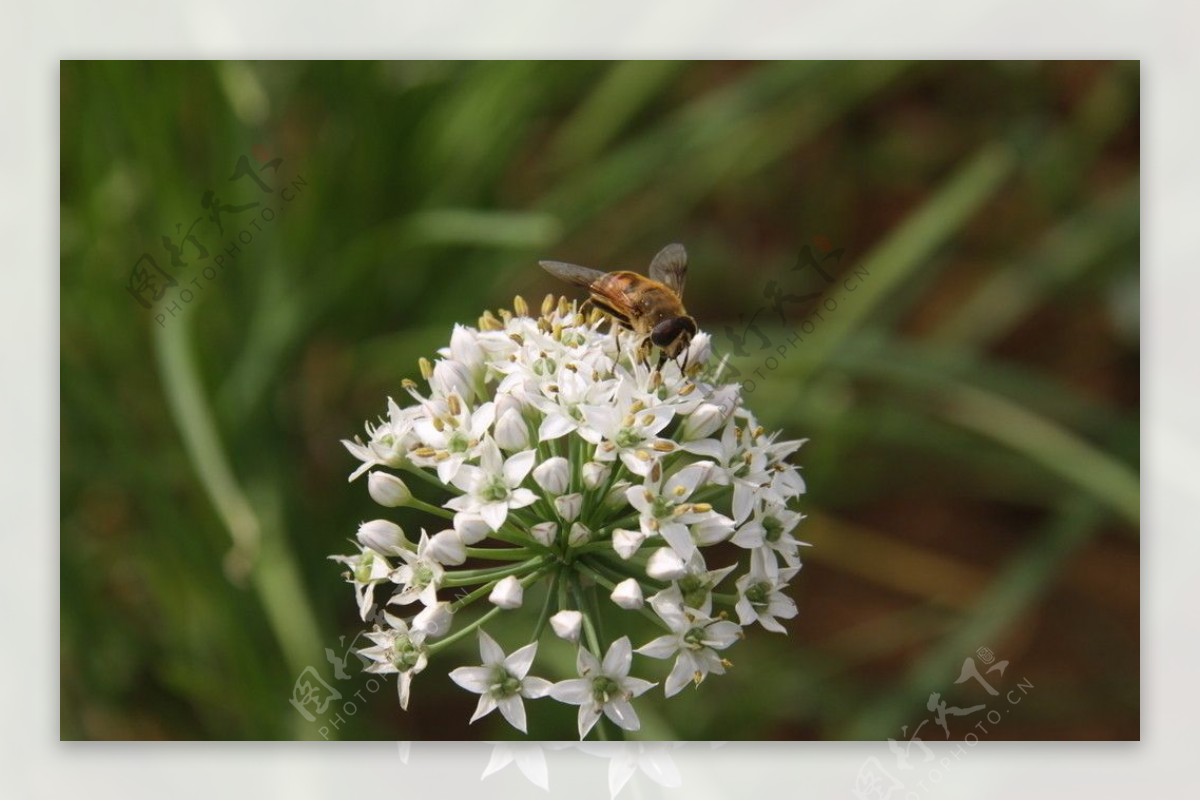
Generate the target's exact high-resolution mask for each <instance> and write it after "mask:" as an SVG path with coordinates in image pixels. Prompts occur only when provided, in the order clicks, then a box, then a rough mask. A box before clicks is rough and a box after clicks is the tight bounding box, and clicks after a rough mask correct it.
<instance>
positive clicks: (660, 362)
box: [654, 348, 667, 373]
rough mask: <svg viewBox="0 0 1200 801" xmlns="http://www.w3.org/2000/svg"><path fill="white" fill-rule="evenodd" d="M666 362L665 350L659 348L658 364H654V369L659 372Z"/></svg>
mask: <svg viewBox="0 0 1200 801" xmlns="http://www.w3.org/2000/svg"><path fill="white" fill-rule="evenodd" d="M666 363H667V352H666V351H665V350H662V349H661V348H660V349H659V351H658V364H656V365H655V366H654V369H655V370H656V371H658V372H660V373H661V372H662V368H663V365H664V364H666Z"/></svg>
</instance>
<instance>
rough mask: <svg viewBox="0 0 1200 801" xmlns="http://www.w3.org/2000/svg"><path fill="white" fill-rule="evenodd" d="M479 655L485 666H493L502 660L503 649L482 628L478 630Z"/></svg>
mask: <svg viewBox="0 0 1200 801" xmlns="http://www.w3.org/2000/svg"><path fill="white" fill-rule="evenodd" d="M479 656H480V658H482V659H483V664H484V666H485V667H493V666H495V665H499V664H502V663H503V662H504V649H503V648H501V647H500V643H498V642H496V641H495V640H493V639H492V636H491V635H490V634H488V633H487V632H486V631H484V630H483V629H480V630H479Z"/></svg>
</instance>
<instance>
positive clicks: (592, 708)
mask: <svg viewBox="0 0 1200 801" xmlns="http://www.w3.org/2000/svg"><path fill="white" fill-rule="evenodd" d="M598 720H600V707H598V706H596V705H595V704H594V703H591V699H590V698H589V699H588V703H585V704H584V705H583V706H581V707H579V739H580V740H582V739H583V738H584V737H587V734H588V732H589V731H591V730H592V727H593V726H595V725H596V721H598Z"/></svg>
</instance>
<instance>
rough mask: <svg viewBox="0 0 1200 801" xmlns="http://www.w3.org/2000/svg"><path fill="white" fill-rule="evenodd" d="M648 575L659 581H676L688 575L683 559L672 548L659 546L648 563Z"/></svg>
mask: <svg viewBox="0 0 1200 801" xmlns="http://www.w3.org/2000/svg"><path fill="white" fill-rule="evenodd" d="M646 575H647V576H649V577H650V578H652V579H657V580H658V581H674V580H675V579H680V578H683V577H684V576H686V575H687V569H686V568H685V567H684V564H683V560H682V559H680V558H679V554H677V553H675V551H674V550H672V549H671V548H659V549H658V550H657V551H655V552H654V553H652V554H651V555H650V561H649V562H647V563H646Z"/></svg>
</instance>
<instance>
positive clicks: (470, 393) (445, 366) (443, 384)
mask: <svg viewBox="0 0 1200 801" xmlns="http://www.w3.org/2000/svg"><path fill="white" fill-rule="evenodd" d="M429 386H431V387H433V388H434V389H435V390H436V391H437V392H438V393H440V394H441V395H442V396H448V395H452V394H454V393H457V394H458V395H459V397H461V398H462V399H463V400H465V401H472V400H474V399H475V388H474V386H473V385H472V383H471V373H470V371H469V370H468V369H467V368H466V367H465V366H464V365H462V364H460V363H459V362H456V361H447V360H445V359H439V360H438V363H437V364H435V365H434V366H433V375H431V376H430V378H429Z"/></svg>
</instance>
